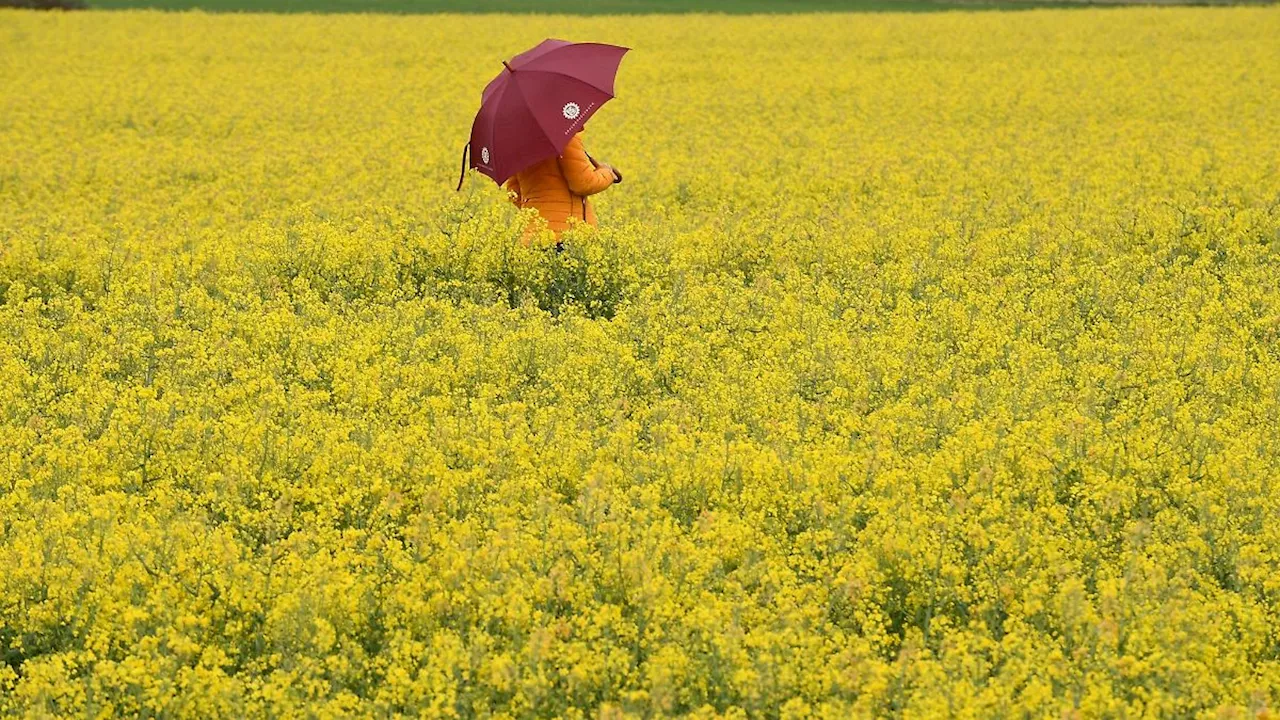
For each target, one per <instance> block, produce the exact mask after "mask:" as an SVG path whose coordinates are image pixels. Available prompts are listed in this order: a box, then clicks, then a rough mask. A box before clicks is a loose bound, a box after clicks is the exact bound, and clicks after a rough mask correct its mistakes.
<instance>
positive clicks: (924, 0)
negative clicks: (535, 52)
mask: <svg viewBox="0 0 1280 720" xmlns="http://www.w3.org/2000/svg"><path fill="white" fill-rule="evenodd" d="M1269 1H1270V0H1264V1H1262V2H1248V1H1246V2H1239V1H1238V0H0V6H4V5H6V4H16V5H19V6H22V5H41V4H49V5H53V6H72V7H91V8H95V9H121V8H155V9H162V10H189V9H201V10H206V11H209V12H289V13H294V12H356V13H406V14H417V13H531V14H569V15H620V14H655V13H724V14H743V13H785V14H792V13H812V12H931V11H939V10H1019V9H1031V8H1046V7H1088V6H1121V5H1233V4H1255V5H1256V4H1267V2H1269Z"/></svg>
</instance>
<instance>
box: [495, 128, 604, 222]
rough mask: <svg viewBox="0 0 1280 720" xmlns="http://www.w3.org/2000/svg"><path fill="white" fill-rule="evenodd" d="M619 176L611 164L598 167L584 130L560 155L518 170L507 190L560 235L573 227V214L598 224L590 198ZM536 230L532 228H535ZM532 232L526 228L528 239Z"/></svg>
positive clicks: (517, 201) (509, 181) (521, 205)
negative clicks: (586, 145) (589, 152)
mask: <svg viewBox="0 0 1280 720" xmlns="http://www.w3.org/2000/svg"><path fill="white" fill-rule="evenodd" d="M616 181H617V177H616V176H615V175H614V173H613V171H612V170H610V169H609V168H607V167H596V164H595V163H594V162H592V161H591V159H590V158H589V157H587V151H586V150H584V149H583V147H582V133H578V134H576V135H574V136H573V139H571V140H570V141H569V144H568V145H566V146H565V148H564V152H563V153H561V154H560V156H559V157H552V158H547V159H546V160H543V161H542V162H540V163H538V164H536V165H533V166H531V167H529V168H527V169H525V170H521V171H520V172H519V173H516V175H515V176H514V177H512V178H511V179H510V180H508V181H507V185H506V187H507V190H509V191H510V192H512V193H514V196H513V197H512V198H511V200H512V202H514V203H515V204H516V206H517V207H522V208H525V207H531V208H536V209H537V210H538V214H539V215H541V216H542V218H543V219H544V220H546V221H547V227H549V228H550V229H551V230H553V231H555V233H556V235H557V236H559V235H560V233H561V232H563V231H565V230H567V229H569V222H570V218H576V219H577V220H578V221H580V222H586V223H587V224H588V225H593V226H594V225H595V224H596V214H595V211H594V210H593V209H592V208H591V203H589V202H587V196H588V195H595V194H596V193H598V192H601V191H603V190H604V189H606V188H608V187H609V186H610V185H612V184H613V183H614V182H616ZM531 230H532V229H531ZM531 236H532V232H526V233H525V236H524V241H525V242H526V243H527V242H529V240H530V237H531Z"/></svg>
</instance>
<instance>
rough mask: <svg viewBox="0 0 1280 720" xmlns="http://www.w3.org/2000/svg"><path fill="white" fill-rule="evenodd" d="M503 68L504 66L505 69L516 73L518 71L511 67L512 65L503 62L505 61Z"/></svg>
mask: <svg viewBox="0 0 1280 720" xmlns="http://www.w3.org/2000/svg"><path fill="white" fill-rule="evenodd" d="M502 66H503V67H505V68H506V69H508V70H510V71H511V72H515V71H516V69H515V68H513V67H511V63H509V62H507V61H506V60H503V61H502Z"/></svg>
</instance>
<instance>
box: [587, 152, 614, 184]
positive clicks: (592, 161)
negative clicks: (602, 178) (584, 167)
mask: <svg viewBox="0 0 1280 720" xmlns="http://www.w3.org/2000/svg"><path fill="white" fill-rule="evenodd" d="M582 154H583V155H586V156H587V159H588V160H590V161H591V164H592V165H593V166H594V167H596V168H599V167H600V163H598V162H596V159H595V158H593V157H591V153H589V152H587V151H585V150H584V151H583V152H582ZM613 174H614V175H616V176H617V177H618V179H617V180H614V182H615V183H620V182H622V173H620V172H618V169H617V168H614V169H613Z"/></svg>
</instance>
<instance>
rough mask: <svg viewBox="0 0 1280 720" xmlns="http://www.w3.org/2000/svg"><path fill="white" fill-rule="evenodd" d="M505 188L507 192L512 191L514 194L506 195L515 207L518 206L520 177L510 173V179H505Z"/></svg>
mask: <svg viewBox="0 0 1280 720" xmlns="http://www.w3.org/2000/svg"><path fill="white" fill-rule="evenodd" d="M506 188H507V192H508V193H514V195H508V196H507V197H508V198H509V199H510V200H511V202H513V203H515V205H516V207H520V179H519V178H518V177H516V176H515V175H512V176H511V179H510V180H508V181H507V185H506Z"/></svg>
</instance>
